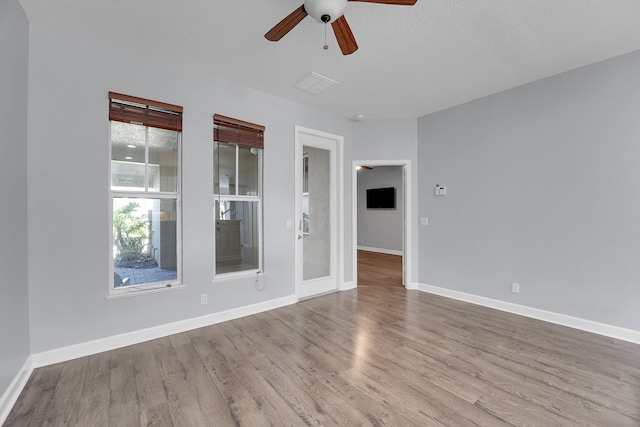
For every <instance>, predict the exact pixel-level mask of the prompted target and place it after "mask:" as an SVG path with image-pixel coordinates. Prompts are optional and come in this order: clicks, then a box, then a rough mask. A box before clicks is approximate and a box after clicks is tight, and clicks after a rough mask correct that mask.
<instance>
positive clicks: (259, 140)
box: [213, 114, 265, 148]
mask: <svg viewBox="0 0 640 427" xmlns="http://www.w3.org/2000/svg"><path fill="white" fill-rule="evenodd" d="M213 125H214V128H213V140H214V141H218V142H226V143H230V144H238V145H246V146H249V147H257V148H264V130H265V127H264V126H262V125H257V124H255V123H249V122H245V121H244V120H238V119H234V118H232V117H227V116H222V115H220V114H214V115H213Z"/></svg>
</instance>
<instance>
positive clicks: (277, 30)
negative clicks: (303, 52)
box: [264, 5, 307, 42]
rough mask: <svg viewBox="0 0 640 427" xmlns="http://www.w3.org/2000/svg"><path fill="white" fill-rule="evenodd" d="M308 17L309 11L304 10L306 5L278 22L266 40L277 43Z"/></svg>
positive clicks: (266, 36)
mask: <svg viewBox="0 0 640 427" xmlns="http://www.w3.org/2000/svg"><path fill="white" fill-rule="evenodd" d="M306 16H307V11H306V10H304V5H302V6H300V7H299V8H297V9H296V10H294V11H293V12H291V13H290V14H289V16H287V17H286V18H284V19H283V20H282V21H280V22H278V23H277V24H276V25H275V27H273V28H272V29H270V30H269V31H268V32H267V34H265V35H264V38H265V39H267V40H270V41H272V42H277V41H278V40H280V39H281V38H283V37H284V36H285V35H286V34H287V33H288V32H289V31H291V30H293V27H295V26H296V25H298V24H299V23H300V21H302V20H303V19H304V18H305V17H306Z"/></svg>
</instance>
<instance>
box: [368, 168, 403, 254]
mask: <svg viewBox="0 0 640 427" xmlns="http://www.w3.org/2000/svg"><path fill="white" fill-rule="evenodd" d="M382 187H395V189H396V209H367V190H368V189H371V188H382ZM403 206H404V195H403V188H402V166H376V167H374V168H373V169H360V170H358V246H363V247H366V248H373V249H381V250H387V251H392V252H398V251H399V252H402V250H403V248H402V241H403V238H402V233H403V227H402V223H403V215H404V214H403Z"/></svg>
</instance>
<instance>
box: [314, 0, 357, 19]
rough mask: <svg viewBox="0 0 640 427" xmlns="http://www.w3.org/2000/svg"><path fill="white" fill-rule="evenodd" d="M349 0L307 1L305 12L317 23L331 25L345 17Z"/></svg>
mask: <svg viewBox="0 0 640 427" xmlns="http://www.w3.org/2000/svg"><path fill="white" fill-rule="evenodd" d="M346 8H347V0H305V1H304V10H305V11H306V12H307V13H308V14H309V15H310V16H311V17H312V18H313V19H315V20H316V21H318V22H320V23H325V24H330V23H332V22H333V21H335V20H336V19H338V18H340V17H341V16H342V15H344V10H345V9H346Z"/></svg>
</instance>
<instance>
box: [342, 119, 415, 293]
mask: <svg viewBox="0 0 640 427" xmlns="http://www.w3.org/2000/svg"><path fill="white" fill-rule="evenodd" d="M417 123H418V120H417V119H391V120H364V121H358V122H353V135H354V138H353V143H354V144H353V153H354V154H353V160H357V161H366V160H385V161H388V160H408V161H410V162H411V177H410V178H411V181H412V182H413V186H412V188H411V194H410V195H409V196H408V197H409V204H410V207H411V218H408V219H407V221H411V223H412V236H411V254H412V256H413V262H412V264H411V281H412V282H413V283H405V286H410V285H412V284H414V283H417V279H418V258H417V257H418V185H417V184H418V168H419V165H418V126H417ZM349 174H351V170H350V171H349ZM345 188H346V189H349V188H351V186H350V184H347V183H345ZM345 218H350V217H349V216H347V215H346V214H345ZM348 236H349V237H350V236H351V235H348Z"/></svg>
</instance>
